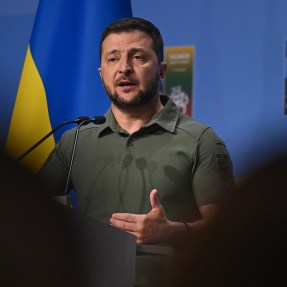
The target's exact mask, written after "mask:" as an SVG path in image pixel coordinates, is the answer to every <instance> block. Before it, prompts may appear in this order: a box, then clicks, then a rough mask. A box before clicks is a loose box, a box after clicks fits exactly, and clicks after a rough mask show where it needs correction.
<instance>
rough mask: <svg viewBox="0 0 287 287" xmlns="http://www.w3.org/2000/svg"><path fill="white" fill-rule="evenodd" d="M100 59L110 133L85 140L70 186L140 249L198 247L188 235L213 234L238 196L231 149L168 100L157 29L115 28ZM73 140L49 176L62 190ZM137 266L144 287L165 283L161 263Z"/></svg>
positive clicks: (50, 163)
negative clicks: (230, 197) (211, 225)
mask: <svg viewBox="0 0 287 287" xmlns="http://www.w3.org/2000/svg"><path fill="white" fill-rule="evenodd" d="M100 57H101V66H100V68H99V73H100V76H101V79H102V83H103V87H104V88H105V90H106V92H107V94H108V96H109V98H110V99H111V108H110V110H109V111H108V112H107V113H106V119H107V121H106V123H105V124H103V125H101V126H95V125H89V126H86V127H83V128H82V129H81V131H80V134H79V139H78V145H77V150H76V155H75V160H74V165H73V171H72V175H71V186H72V187H73V188H74V189H75V190H76V194H77V198H78V201H79V206H80V210H81V211H82V212H84V213H86V214H88V215H90V216H93V217H95V218H97V219H100V220H103V221H105V222H110V223H111V224H113V225H114V226H116V227H119V228H121V229H123V230H126V231H127V232H130V233H132V234H134V235H135V236H136V237H137V243H138V244H170V245H172V246H175V247H178V246H181V245H182V244H186V243H188V244H189V240H188V239H189V236H188V235H190V234H194V233H196V232H197V230H200V229H201V228H202V227H203V226H204V225H205V223H206V222H207V221H208V219H209V218H211V217H212V216H213V215H214V214H215V213H216V211H217V208H218V203H219V202H220V201H221V200H222V198H223V197H224V196H225V194H226V192H227V191H229V190H231V189H232V188H233V185H234V181H233V174H232V163H231V160H230V157H229V154H228V152H227V150H226V147H225V144H224V142H223V141H222V140H221V139H220V138H219V137H218V136H217V135H216V134H215V133H214V131H213V130H212V129H211V128H209V127H207V126H205V125H202V124H200V123H198V122H196V121H194V120H193V119H192V118H190V117H188V116H186V115H183V114H181V113H180V112H179V110H178V108H177V107H176V105H175V104H174V103H173V102H172V101H171V99H169V98H168V97H166V96H162V95H160V91H159V86H160V82H161V80H163V79H164V76H165V73H166V69H167V65H166V63H165V62H163V40H162V37H161V34H160V32H159V30H158V29H157V28H156V27H155V26H154V25H153V24H152V23H150V22H149V21H146V20H144V19H141V18H127V19H121V20H119V21H116V22H114V23H112V24H111V25H110V26H109V27H107V28H106V30H105V31H104V32H103V35H102V40H101V45H100ZM74 133H75V130H71V131H68V132H66V133H65V134H64V135H63V136H62V139H61V141H60V142H59V143H58V145H57V147H56V148H55V150H54V151H53V152H52V154H51V155H50V157H49V159H48V160H47V162H46V164H45V165H44V167H43V168H42V171H41V173H42V175H43V176H44V177H46V178H48V179H49V181H50V182H51V181H53V182H54V183H55V184H57V186H62V187H63V188H62V189H63V190H64V185H65V180H66V178H67V170H68V165H69V159H70V155H71V150H72V145H73V139H74ZM147 261H150V264H147ZM137 264H138V266H137V267H138V268H139V269H141V272H138V273H137V279H138V282H140V283H137V284H139V285H140V286H145V284H146V286H151V282H150V281H148V280H147V279H146V278H148V277H149V275H150V274H151V273H152V271H153V274H156V275H159V272H158V271H156V270H158V268H162V265H161V264H162V263H161V259H159V258H158V257H157V258H154V257H153V256H149V257H146V256H145V257H144V258H143V259H142V258H140V257H138V262H137ZM149 268H150V270H149ZM152 280H154V282H155V281H156V279H155V277H153V276H152ZM143 282H144V283H143Z"/></svg>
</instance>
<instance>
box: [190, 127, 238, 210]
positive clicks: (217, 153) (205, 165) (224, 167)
mask: <svg viewBox="0 0 287 287" xmlns="http://www.w3.org/2000/svg"><path fill="white" fill-rule="evenodd" d="M234 189H235V181H234V175H233V165H232V160H231V158H230V155H229V153H228V151H227V149H226V145H225V143H224V142H223V140H222V139H221V138H219V137H218V136H217V135H216V133H215V132H214V131H213V130H212V129H211V128H207V129H206V130H205V131H204V132H203V133H202V134H201V136H200V137H199V139H198V145H197V151H196V159H195V166H194V170H193V190H194V195H195V199H196V201H197V204H198V206H201V205H206V204H212V203H218V202H220V201H221V200H222V199H223V198H224V197H225V196H226V194H227V193H229V192H230V191H232V190H234Z"/></svg>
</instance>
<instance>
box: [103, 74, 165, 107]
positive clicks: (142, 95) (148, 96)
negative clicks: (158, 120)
mask: <svg viewBox="0 0 287 287" xmlns="http://www.w3.org/2000/svg"><path fill="white" fill-rule="evenodd" d="M102 81H103V86H104V88H105V90H106V93H107V95H108V96H109V98H110V100H111V101H112V102H113V103H114V104H115V106H117V107H118V108H119V109H120V110H124V111H126V110H133V109H136V108H140V107H142V106H144V105H146V104H148V103H149V102H151V101H152V100H153V99H154V98H155V97H156V95H157V92H158V89H159V82H160V76H159V74H158V73H157V74H156V76H155V78H154V80H153V81H152V83H151V85H150V87H149V88H148V89H147V90H145V91H144V90H140V91H139V92H138V94H137V95H136V96H135V97H134V98H133V99H132V100H131V101H129V102H126V101H124V100H122V99H121V98H120V97H119V95H118V93H117V92H114V93H112V92H111V90H110V89H109V88H108V86H107V85H106V84H105V81H104V80H102Z"/></svg>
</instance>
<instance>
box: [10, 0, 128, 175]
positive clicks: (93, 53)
mask: <svg viewBox="0 0 287 287" xmlns="http://www.w3.org/2000/svg"><path fill="white" fill-rule="evenodd" d="M131 15H132V11H131V4H130V0H105V1H103V0H40V2H39V6H38V10H37V15H36V18H35V23H34V27H33V31H32V36H31V39H30V45H29V47H28V50H27V55H26V59H25V63H24V68H23V72H22V76H21V80H20V85H19V89H18V94H17V97H16V101H15V106H14V111H13V115H12V119H11V124H10V129H9V133H8V138H7V144H6V153H7V154H9V155H11V156H12V157H14V158H17V157H19V156H20V155H21V154H23V153H24V152H25V151H26V150H27V149H29V148H30V147H31V146H32V145H33V144H34V143H36V142H37V141H38V140H39V139H41V138H42V137H43V136H44V135H46V134H47V133H48V132H50V131H51V130H52V129H53V128H55V127H56V126H58V125H59V124H61V123H62V122H65V121H68V120H73V119H76V118H77V117H79V116H83V115H85V116H89V117H93V116H95V115H101V114H104V113H105V111H106V109H107V108H108V106H109V100H108V98H107V96H106V95H105V91H104V89H103V88H102V85H101V81H100V77H99V75H98V67H99V66H100V57H99V45H100V38H101V33H102V31H103V29H104V28H105V27H106V26H107V25H108V24H110V23H111V22H113V21H115V20H117V19H120V18H124V17H130V16H131ZM69 128H71V127H69ZM62 132H63V130H61V133H62ZM59 136H60V134H59V133H58V134H55V136H54V137H50V138H49V139H47V140H46V141H45V142H44V143H42V144H41V145H40V146H39V147H37V148H36V149H35V150H34V151H33V152H32V153H30V154H29V155H28V156H27V157H26V158H25V159H24V160H23V163H24V164H25V165H26V166H28V167H30V168H31V169H33V170H34V171H37V170H38V169H39V168H40V167H41V165H42V164H43V162H44V161H45V160H46V158H47V156H48V154H49V153H50V152H51V150H52V149H53V147H54V146H55V141H57V140H58V139H59Z"/></svg>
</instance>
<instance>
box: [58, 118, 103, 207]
mask: <svg viewBox="0 0 287 287" xmlns="http://www.w3.org/2000/svg"><path fill="white" fill-rule="evenodd" d="M90 122H92V123H94V124H98V125H100V124H103V123H105V122H106V118H105V117H104V116H95V117H93V118H92V119H87V120H84V121H82V122H80V124H79V125H78V126H77V128H76V131H75V137H74V143H73V148H72V153H71V158H70V163H69V170H68V176H67V181H66V186H65V191H64V196H63V197H64V205H67V206H70V207H71V206H72V204H71V200H70V198H69V197H68V196H67V195H68V189H69V183H70V178H71V173H72V168H73V163H74V157H75V151H76V147H77V142H78V138H79V131H80V128H81V126H83V125H87V124H88V123H90ZM62 203H63V201H62Z"/></svg>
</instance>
